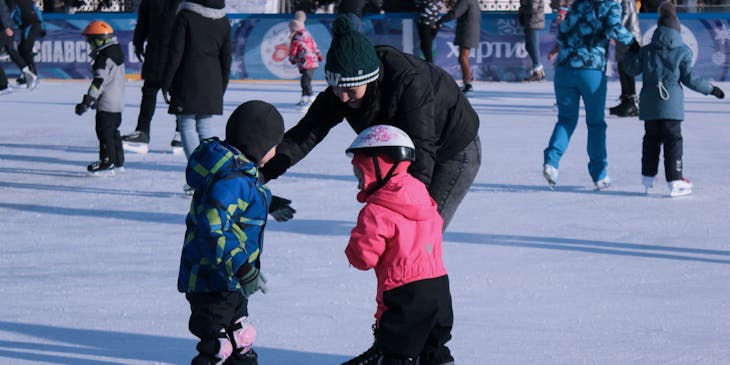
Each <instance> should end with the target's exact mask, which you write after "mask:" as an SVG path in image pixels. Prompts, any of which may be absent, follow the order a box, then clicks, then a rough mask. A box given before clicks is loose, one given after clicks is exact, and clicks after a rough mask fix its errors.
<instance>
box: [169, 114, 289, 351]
mask: <svg viewBox="0 0 730 365" xmlns="http://www.w3.org/2000/svg"><path fill="white" fill-rule="evenodd" d="M283 136H284V120H283V119H282V117H281V114H279V112H278V111H277V110H276V108H274V107H273V106H272V105H270V104H268V103H265V102H263V101H258V100H253V101H248V102H246V103H244V104H242V105H240V106H239V107H238V108H237V109H236V110H235V111H234V112H233V114H231V117H230V118H229V119H228V124H227V125H226V140H225V141H220V140H218V139H217V138H215V137H214V138H209V139H206V140H203V141H202V142H201V144H200V145H199V146H198V147H197V148H196V149H195V150H194V151H193V152H192V153H191V155H190V158H189V159H188V166H187V169H186V171H185V177H186V179H187V183H188V185H190V186H191V187H193V188H194V189H195V194H194V195H193V200H192V202H191V204H190V211H189V213H188V215H187V218H186V219H185V224H186V226H187V230H186V232H185V244H184V245H183V249H182V255H181V258H180V273H179V275H178V284H177V286H178V290H179V291H180V292H182V293H185V298H186V299H187V300H188V302H189V303H190V310H191V314H190V322H189V328H190V332H192V333H193V334H194V335H195V336H197V337H198V338H199V339H200V342H198V345H197V346H196V349H197V350H198V355H197V356H196V357H195V358H194V359H193V360H192V364H193V365H211V364H223V363H225V364H235V365H256V364H257V363H258V360H257V358H258V355H257V354H256V352H255V351H254V350H253V348H252V345H253V342H254V339H255V337H256V331H255V329H254V328H253V326H251V324H249V323H248V320H247V317H248V298H249V296H251V294H253V293H255V292H257V291H259V290H260V291H261V292H263V293H265V292H266V285H265V284H266V279H265V278H264V276H263V274H261V271H260V269H261V260H260V256H261V250H262V248H263V230H264V227H265V226H266V218H267V212H268V211H269V208H270V205H271V201H272V196H271V192H270V191H269V189H268V188H267V187H266V186H265V185H264V184H263V183H262V182H261V181H260V178H259V167H261V166H263V165H265V164H266V162H267V161H269V160H270V159H271V158H272V157H273V156H274V154H275V153H276V146H277V145H278V144H279V143H280V142H281V139H282V138H283Z"/></svg>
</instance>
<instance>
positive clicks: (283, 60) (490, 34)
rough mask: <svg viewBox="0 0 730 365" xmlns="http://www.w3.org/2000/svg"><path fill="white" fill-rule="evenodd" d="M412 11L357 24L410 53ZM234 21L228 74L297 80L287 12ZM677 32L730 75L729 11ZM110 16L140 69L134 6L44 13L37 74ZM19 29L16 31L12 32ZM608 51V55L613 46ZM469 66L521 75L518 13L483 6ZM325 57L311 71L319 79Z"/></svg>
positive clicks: (437, 47)
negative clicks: (89, 27)
mask: <svg viewBox="0 0 730 365" xmlns="http://www.w3.org/2000/svg"><path fill="white" fill-rule="evenodd" d="M414 15H415V14H405V13H399V14H393V13H391V14H379V15H372V16H366V17H365V19H364V21H363V24H362V28H361V31H362V32H363V33H365V34H367V35H368V37H369V38H370V39H371V41H372V42H373V43H374V44H389V45H392V46H394V47H396V48H399V49H401V50H404V51H407V52H409V53H414V54H420V50H419V47H418V32H417V31H416V28H415V26H416V22H415V16H414ZM334 17H335V16H334V15H331V14H311V15H309V17H308V19H307V23H306V24H307V29H308V30H309V31H310V32H311V33H312V36H313V37H314V38H315V40H316V41H317V43H318V45H319V47H320V50H321V52H322V54H323V55H326V54H327V49H328V48H329V45H330V41H331V37H332V36H331V28H332V22H333V21H334ZM229 18H230V21H231V26H232V33H231V34H232V45H233V47H232V50H233V63H232V67H231V79H233V80H236V79H238V80H294V79H298V78H299V72H298V71H297V69H296V67H295V66H293V65H291V64H290V63H289V61H288V58H287V55H288V47H289V30H288V27H287V24H288V22H289V21H290V20H291V19H292V15H291V14H229ZM679 18H680V21H681V23H682V37H683V38H684V40H685V43H687V45H688V46H689V47H690V49H691V50H692V53H693V56H694V62H695V64H694V67H695V70H696V71H697V72H698V73H699V74H700V75H702V76H703V77H706V78H709V79H711V80H715V81H727V80H728V67H729V66H730V60H729V58H730V57H729V56H730V14H721V13H713V14H679ZM95 19H101V20H105V21H107V22H109V23H110V24H111V25H112V27H113V28H114V30H115V34H116V36H117V38H118V39H119V42H120V43H121V45H122V48H123V49H124V52H125V54H126V56H127V63H126V68H127V74H128V76H129V77H130V78H135V77H136V76H138V75H139V72H140V69H141V64H140V62H139V61H138V60H137V59H136V57H135V56H134V48H133V46H132V34H133V32H134V26H135V24H136V21H137V18H136V14H109V13H85V14H70V15H66V14H48V15H46V20H45V22H46V29H47V31H48V35H47V36H46V37H44V38H42V39H40V40H39V41H38V42H37V43H36V50H37V52H38V53H37V55H36V62H37V66H38V70H39V73H40V76H41V77H43V78H56V79H86V78H90V76H91V71H90V66H89V58H88V46H87V44H86V42H85V41H84V38H83V37H82V36H81V30H82V29H83V28H84V27H85V26H86V25H87V24H88V23H89V21H91V20H95ZM554 19H555V17H554V16H553V14H548V15H547V16H546V29H545V30H544V31H543V32H541V33H540V51H541V61H542V62H543V65H544V66H545V70H546V78H547V79H548V80H550V79H552V76H553V68H552V66H551V65H550V64H549V61H547V59H546V58H545V56H546V55H547V53H548V52H549V50H550V49H551V48H552V47H553V45H554V43H555V31H556V27H555V24H554ZM640 22H641V30H642V33H643V38H644V43H647V42H648V41H649V40H650V39H651V34H653V32H654V29H656V14H643V13H642V14H640ZM455 25H456V23H455V22H453V21H452V22H450V23H446V24H444V26H443V27H442V29H441V31H440V32H439V33H438V35H437V37H436V39H435V40H434V53H435V54H434V62H435V63H436V64H437V65H439V66H441V67H442V68H444V69H445V70H447V71H448V72H449V73H450V74H452V75H453V76H454V78H455V79H457V80H460V79H461V73H460V68H459V64H458V62H457V55H458V48H457V47H456V46H454V45H453V43H452V42H453V39H454V27H455ZM16 33H17V32H16ZM611 48H612V49H611V50H610V58H611V60H613V46H611ZM2 65H3V67H4V68H5V70H6V71H7V72H8V74H9V75H13V74H17V73H18V71H17V69H16V68H15V66H14V65H12V63H10V61H5V62H3V64H2ZM471 67H472V73H473V75H474V77H475V78H476V79H478V80H484V81H516V80H522V79H523V78H524V77H525V76H526V74H527V70H528V69H529V68H531V67H532V65H531V62H530V60H529V57H528V55H527V52H526V51H525V43H524V33H523V30H522V28H521V27H520V25H519V23H518V21H517V16H516V14H515V13H482V30H481V40H480V43H479V46H478V47H477V48H475V49H473V50H472V58H471ZM323 68H324V67H323V65H322V66H320V67H319V69H317V71H316V72H315V75H314V78H315V79H316V80H323V79H324V74H323ZM606 73H607V75H608V77H609V79H616V64H615V63H614V62H609V65H608V69H607V71H606Z"/></svg>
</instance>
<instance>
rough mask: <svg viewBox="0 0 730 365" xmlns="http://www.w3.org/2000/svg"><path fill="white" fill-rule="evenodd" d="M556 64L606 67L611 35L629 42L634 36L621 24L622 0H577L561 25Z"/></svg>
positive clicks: (622, 41)
mask: <svg viewBox="0 0 730 365" xmlns="http://www.w3.org/2000/svg"><path fill="white" fill-rule="evenodd" d="M557 38H558V44H559V45H560V53H558V59H557V61H556V64H557V65H560V66H567V67H571V68H580V69H590V70H600V71H605V70H606V54H607V49H608V43H609V41H610V40H611V39H615V40H616V42H619V43H622V44H625V45H629V44H631V43H632V42H633V41H634V36H633V35H632V34H631V32H629V31H628V30H627V29H626V28H625V27H624V26H623V25H622V24H621V4H619V3H617V2H616V1H614V0H577V1H575V2H574V3H573V4H572V5H571V6H570V11H569V12H568V15H567V17H566V18H565V20H563V21H562V22H561V23H560V26H559V27H558V36H557Z"/></svg>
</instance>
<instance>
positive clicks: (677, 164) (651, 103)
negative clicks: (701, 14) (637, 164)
mask: <svg viewBox="0 0 730 365" xmlns="http://www.w3.org/2000/svg"><path fill="white" fill-rule="evenodd" d="M657 25H658V26H657V28H656V30H655V31H654V35H653V36H652V38H651V43H649V44H648V45H646V46H644V47H639V46H638V45H635V46H633V48H632V49H630V52H629V53H628V54H627V55H626V57H625V59H624V61H623V62H624V69H625V70H626V72H627V73H628V74H630V75H633V76H636V75H639V74H643V86H642V88H641V94H640V98H639V103H640V106H639V119H641V120H643V121H644V132H645V133H644V140H643V147H642V155H641V175H642V183H643V185H644V188H645V191H646V192H647V193H648V192H649V190H650V189H651V188H652V187H653V186H654V182H655V180H656V175H657V171H658V169H659V152H660V150H661V146H662V144H663V145H664V173H665V174H666V179H667V185H668V187H669V195H670V196H679V195H687V194H690V193H692V182H690V181H689V180H687V179H685V178H684V177H683V176H682V170H683V168H684V167H683V163H682V129H681V122H682V120H684V91H683V89H682V85H685V86H687V87H688V88H690V89H692V90H694V91H697V92H699V93H702V94H704V95H710V94H712V95H714V96H715V97H717V98H719V99H722V98H724V97H725V93H724V92H723V91H722V90H721V89H720V88H718V87H717V86H712V85H711V84H710V83H709V82H707V81H706V80H704V79H703V78H702V77H700V76H699V75H698V74H697V73H695V71H694V69H693V68H692V51H690V49H689V47H687V45H686V44H684V42H683V41H682V35H681V34H680V31H681V26H680V23H679V19H678V18H677V14H676V9H675V7H674V4H672V3H671V2H665V3H663V4H661V5H660V6H659V20H658V22H657Z"/></svg>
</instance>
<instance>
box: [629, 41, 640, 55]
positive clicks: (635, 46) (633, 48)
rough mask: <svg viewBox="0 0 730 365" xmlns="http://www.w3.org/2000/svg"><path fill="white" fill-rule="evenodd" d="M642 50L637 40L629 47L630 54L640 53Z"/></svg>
mask: <svg viewBox="0 0 730 365" xmlns="http://www.w3.org/2000/svg"><path fill="white" fill-rule="evenodd" d="M640 50H641V45H640V44H639V42H637V41H636V39H634V41H633V42H631V44H630V45H629V52H631V53H638V52H639V51H640Z"/></svg>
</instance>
